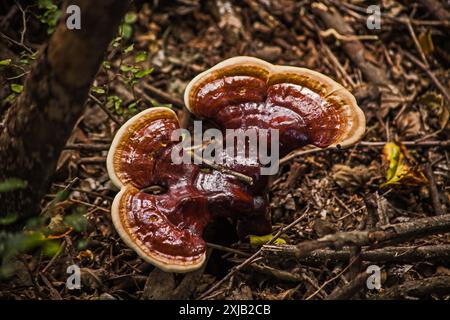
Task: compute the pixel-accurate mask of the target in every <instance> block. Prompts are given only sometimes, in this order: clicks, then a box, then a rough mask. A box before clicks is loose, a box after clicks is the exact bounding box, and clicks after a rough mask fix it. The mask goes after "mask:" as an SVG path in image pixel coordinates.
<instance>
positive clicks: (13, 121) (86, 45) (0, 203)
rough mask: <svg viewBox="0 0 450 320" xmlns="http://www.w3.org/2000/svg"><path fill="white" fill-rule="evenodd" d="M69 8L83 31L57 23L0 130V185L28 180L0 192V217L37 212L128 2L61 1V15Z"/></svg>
mask: <svg viewBox="0 0 450 320" xmlns="http://www.w3.org/2000/svg"><path fill="white" fill-rule="evenodd" d="M69 2H70V3H69ZM67 5H78V6H79V7H80V9H81V30H69V29H67V27H66V22H65V21H66V19H65V17H63V18H62V19H61V21H60V23H59V25H58V27H57V29H56V31H55V33H54V34H53V36H52V37H51V39H50V41H49V42H48V44H46V45H44V46H43V48H42V49H41V50H40V54H39V56H38V58H37V60H36V61H35V63H34V65H33V67H32V70H31V72H30V74H29V75H28V77H27V79H26V80H25V86H24V91H23V93H22V94H21V96H20V97H19V98H18V99H17V101H16V103H15V104H14V105H13V106H12V107H11V108H10V109H9V110H8V112H7V113H6V115H5V121H4V127H3V128H2V129H0V130H1V131H0V181H2V180H4V179H7V178H20V179H23V180H25V181H27V182H28V186H27V188H26V189H22V190H16V191H13V192H8V193H0V216H4V215H6V214H17V215H18V216H19V217H21V218H23V217H26V216H29V215H34V214H36V213H37V212H38V211H39V208H40V201H41V199H42V197H43V195H44V194H45V193H46V191H47V189H48V186H49V182H50V178H51V176H52V174H53V173H54V170H55V167H56V162H57V160H58V157H59V155H60V153H61V151H62V149H63V147H64V145H65V143H66V141H67V139H68V138H69V136H70V134H71V132H72V129H73V127H74V125H75V123H76V121H77V119H78V118H79V117H80V116H81V115H82V114H83V111H84V104H85V101H86V99H87V96H88V93H89V88H90V86H91V83H92V81H93V80H94V78H95V75H96V73H97V72H98V69H99V66H100V64H101V63H102V61H103V57H104V54H105V51H106V49H107V48H108V45H109V43H110V42H111V40H112V39H113V37H114V35H115V34H116V32H117V30H118V26H119V23H120V20H121V18H122V16H123V14H124V12H125V8H126V5H127V1H123V0H96V1H92V0H71V1H67V2H65V4H64V7H63V9H62V10H63V11H62V12H63V13H65V12H66V10H65V9H66V6H67Z"/></svg>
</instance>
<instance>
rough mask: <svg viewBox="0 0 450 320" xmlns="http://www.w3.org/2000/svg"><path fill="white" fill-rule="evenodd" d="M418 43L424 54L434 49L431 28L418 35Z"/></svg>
mask: <svg viewBox="0 0 450 320" xmlns="http://www.w3.org/2000/svg"><path fill="white" fill-rule="evenodd" d="M418 40H419V44H420V47H421V48H422V51H423V53H424V54H425V55H427V56H428V55H430V54H432V53H433V51H434V44H433V38H432V36H431V30H430V29H428V30H427V31H425V32H423V33H421V34H420V35H419V39H418Z"/></svg>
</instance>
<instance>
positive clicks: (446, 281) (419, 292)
mask: <svg viewBox="0 0 450 320" xmlns="http://www.w3.org/2000/svg"><path fill="white" fill-rule="evenodd" d="M449 292H450V276H436V277H431V278H426V279H422V280H413V281H408V282H405V283H403V284H401V285H399V286H395V287H392V288H389V289H387V290H386V291H385V292H384V293H382V294H380V295H376V296H374V297H373V299H378V300H393V299H408V298H410V297H422V296H425V295H429V294H431V293H436V294H438V293H449Z"/></svg>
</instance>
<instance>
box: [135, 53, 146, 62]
mask: <svg viewBox="0 0 450 320" xmlns="http://www.w3.org/2000/svg"><path fill="white" fill-rule="evenodd" d="M147 57H148V54H147V52H145V51H139V52H138V53H137V54H136V56H135V57H134V62H136V63H139V62H144V61H145V60H147Z"/></svg>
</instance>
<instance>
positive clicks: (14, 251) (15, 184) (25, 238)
mask: <svg viewBox="0 0 450 320" xmlns="http://www.w3.org/2000/svg"><path fill="white" fill-rule="evenodd" d="M26 186H27V182H26V181H23V180H21V179H17V178H10V179H7V180H4V181H2V182H0V192H11V191H14V190H18V189H24V188H26ZM68 197H69V191H67V190H62V191H60V192H58V193H57V194H56V196H55V198H54V199H53V201H52V202H50V204H49V205H48V206H47V208H46V209H45V210H44V212H43V213H42V214H41V215H40V216H39V217H34V218H30V219H28V220H27V221H26V223H25V227H24V229H23V230H22V231H20V232H9V231H6V230H2V231H0V278H6V277H9V276H11V275H12V274H13V273H14V258H15V257H16V256H17V255H18V254H21V253H36V254H39V255H40V254H43V255H44V256H47V257H53V256H54V255H56V254H57V253H58V251H59V248H60V247H61V240H60V239H61V238H63V237H64V236H66V235H67V234H69V233H71V232H73V231H76V232H83V231H85V230H86V227H87V220H86V217H85V213H86V209H85V208H84V206H80V205H76V206H73V207H71V212H70V213H69V214H67V215H64V216H61V214H54V213H53V210H54V208H55V207H56V205H57V204H58V203H61V202H63V201H65V200H67V198H68ZM17 219H18V215H17V214H16V213H9V214H7V215H5V216H3V217H2V218H0V227H6V226H9V225H12V224H13V223H15V222H17Z"/></svg>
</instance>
